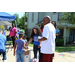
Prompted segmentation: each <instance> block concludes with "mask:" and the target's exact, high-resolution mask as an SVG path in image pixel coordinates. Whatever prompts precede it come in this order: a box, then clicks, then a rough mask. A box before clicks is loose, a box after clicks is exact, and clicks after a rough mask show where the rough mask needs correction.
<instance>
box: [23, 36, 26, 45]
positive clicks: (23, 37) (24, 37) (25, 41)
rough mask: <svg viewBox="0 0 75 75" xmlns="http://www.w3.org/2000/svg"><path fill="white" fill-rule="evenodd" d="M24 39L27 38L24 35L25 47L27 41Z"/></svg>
mask: <svg viewBox="0 0 75 75" xmlns="http://www.w3.org/2000/svg"><path fill="white" fill-rule="evenodd" d="M26 38H27V37H26V35H24V37H23V39H24V41H25V45H26V44H27V39H26Z"/></svg>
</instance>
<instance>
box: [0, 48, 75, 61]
mask: <svg viewBox="0 0 75 75" xmlns="http://www.w3.org/2000/svg"><path fill="white" fill-rule="evenodd" d="M29 50H33V48H32V47H29ZM32 58H33V51H31V59H32ZM0 62H3V61H2V56H0ZM7 62H16V56H13V49H12V51H11V49H9V51H8V52H7ZM53 62H75V51H69V52H60V53H58V52H55V57H54V59H53Z"/></svg>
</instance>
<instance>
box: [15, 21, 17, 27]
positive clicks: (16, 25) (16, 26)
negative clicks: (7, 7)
mask: <svg viewBox="0 0 75 75" xmlns="http://www.w3.org/2000/svg"><path fill="white" fill-rule="evenodd" d="M15 24H16V28H17V22H16V20H15Z"/></svg>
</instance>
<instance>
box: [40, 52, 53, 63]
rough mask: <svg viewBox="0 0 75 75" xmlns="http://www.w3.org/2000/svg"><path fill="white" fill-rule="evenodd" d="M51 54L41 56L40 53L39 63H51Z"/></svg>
mask: <svg viewBox="0 0 75 75" xmlns="http://www.w3.org/2000/svg"><path fill="white" fill-rule="evenodd" d="M52 61H53V54H43V53H40V57H39V62H52Z"/></svg>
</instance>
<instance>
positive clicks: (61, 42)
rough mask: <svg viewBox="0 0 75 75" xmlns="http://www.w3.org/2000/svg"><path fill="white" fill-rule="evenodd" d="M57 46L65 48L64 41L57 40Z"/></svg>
mask: <svg viewBox="0 0 75 75" xmlns="http://www.w3.org/2000/svg"><path fill="white" fill-rule="evenodd" d="M56 46H64V40H63V39H57V42H56Z"/></svg>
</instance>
